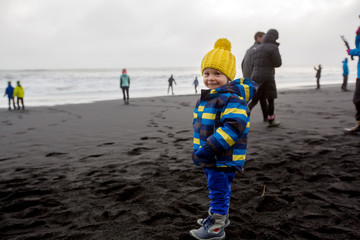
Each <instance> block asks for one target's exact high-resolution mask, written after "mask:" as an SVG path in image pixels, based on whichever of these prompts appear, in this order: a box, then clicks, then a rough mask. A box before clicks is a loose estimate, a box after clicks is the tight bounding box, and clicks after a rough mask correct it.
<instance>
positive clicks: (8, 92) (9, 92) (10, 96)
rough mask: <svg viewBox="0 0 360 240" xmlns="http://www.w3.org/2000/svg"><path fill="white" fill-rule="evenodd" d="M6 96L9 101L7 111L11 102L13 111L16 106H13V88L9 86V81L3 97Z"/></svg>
mask: <svg viewBox="0 0 360 240" xmlns="http://www.w3.org/2000/svg"><path fill="white" fill-rule="evenodd" d="M6 95H7V96H8V99H9V110H10V111H11V101H12V102H13V106H14V110H15V109H16V106H15V99H14V88H13V86H11V81H9V82H8V87H7V88H6V90H5V94H4V97H5V96H6Z"/></svg>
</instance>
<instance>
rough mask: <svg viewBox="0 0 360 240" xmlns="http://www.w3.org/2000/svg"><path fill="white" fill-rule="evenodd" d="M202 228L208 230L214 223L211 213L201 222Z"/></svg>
mask: <svg viewBox="0 0 360 240" xmlns="http://www.w3.org/2000/svg"><path fill="white" fill-rule="evenodd" d="M202 224H203V228H204V229H205V230H208V229H209V228H210V227H211V226H212V225H214V219H212V217H211V215H209V216H208V217H207V218H206V219H204V220H203V222H202Z"/></svg>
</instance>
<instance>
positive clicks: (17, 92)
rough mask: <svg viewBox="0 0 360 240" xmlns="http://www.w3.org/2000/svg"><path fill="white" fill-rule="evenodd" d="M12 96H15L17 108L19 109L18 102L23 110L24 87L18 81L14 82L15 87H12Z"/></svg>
mask: <svg viewBox="0 0 360 240" xmlns="http://www.w3.org/2000/svg"><path fill="white" fill-rule="evenodd" d="M13 96H14V97H16V102H17V106H18V110H20V102H21V105H22V109H23V110H25V106H24V96H25V91H24V88H23V87H22V86H21V84H20V81H17V82H16V87H15V89H14V93H13Z"/></svg>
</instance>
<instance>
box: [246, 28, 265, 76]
mask: <svg viewBox="0 0 360 240" xmlns="http://www.w3.org/2000/svg"><path fill="white" fill-rule="evenodd" d="M264 35H265V33H264V32H257V33H255V36H254V39H255V42H254V44H253V45H252V46H251V47H250V48H249V49H248V50H247V51H246V53H245V56H244V59H243V61H242V63H241V70H242V72H243V77H245V78H250V77H251V74H252V70H253V66H252V64H253V57H254V53H255V51H256V49H257V48H258V47H259V46H260V44H261V42H262V40H263V38H264Z"/></svg>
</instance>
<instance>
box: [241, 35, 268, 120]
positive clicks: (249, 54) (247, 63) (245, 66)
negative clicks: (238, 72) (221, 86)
mask: <svg viewBox="0 0 360 240" xmlns="http://www.w3.org/2000/svg"><path fill="white" fill-rule="evenodd" d="M264 35H265V33H264V32H257V33H255V36H254V39H255V43H254V44H253V45H252V46H251V47H250V48H249V49H248V50H247V51H246V53H245V56H244V59H243V61H242V63H241V69H242V72H243V77H245V78H251V74H252V71H253V57H254V53H255V51H256V49H257V48H258V47H259V46H260V44H261V42H262V40H263V38H264ZM260 106H261V111H262V114H263V119H264V122H267V121H268V119H267V102H266V99H264V98H260Z"/></svg>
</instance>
